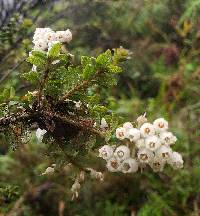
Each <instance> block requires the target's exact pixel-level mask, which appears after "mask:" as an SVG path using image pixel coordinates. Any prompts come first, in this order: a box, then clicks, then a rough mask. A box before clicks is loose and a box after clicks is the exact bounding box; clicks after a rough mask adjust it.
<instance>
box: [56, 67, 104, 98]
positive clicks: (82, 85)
mask: <svg viewBox="0 0 200 216" xmlns="http://www.w3.org/2000/svg"><path fill="white" fill-rule="evenodd" d="M102 73H103V72H102V71H97V72H96V73H95V74H94V75H93V76H92V77H91V78H90V79H88V80H84V81H83V82H82V83H80V84H77V85H76V86H74V88H72V89H71V90H69V91H68V92H67V93H66V94H64V95H63V96H62V97H61V98H60V100H66V99H67V98H69V97H70V96H72V95H73V94H75V92H78V91H80V90H86V89H87V88H88V87H89V85H90V83H91V82H92V81H94V80H95V79H96V78H97V77H98V76H99V75H100V74H102Z"/></svg>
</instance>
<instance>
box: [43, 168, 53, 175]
mask: <svg viewBox="0 0 200 216" xmlns="http://www.w3.org/2000/svg"><path fill="white" fill-rule="evenodd" d="M54 171H55V170H54V167H47V168H46V170H45V172H43V173H42V175H49V174H52V173H54Z"/></svg>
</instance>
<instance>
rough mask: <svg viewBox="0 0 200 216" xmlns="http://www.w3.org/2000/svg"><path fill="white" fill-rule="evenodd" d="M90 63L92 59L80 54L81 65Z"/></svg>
mask: <svg viewBox="0 0 200 216" xmlns="http://www.w3.org/2000/svg"><path fill="white" fill-rule="evenodd" d="M91 63H92V59H91V58H90V57H88V56H81V64H82V65H83V66H86V65H87V64H91Z"/></svg>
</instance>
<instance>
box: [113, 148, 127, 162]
mask: <svg viewBox="0 0 200 216" xmlns="http://www.w3.org/2000/svg"><path fill="white" fill-rule="evenodd" d="M114 156H115V157H116V158H117V159H119V160H120V161H122V160H125V159H127V158H129V157H130V149H129V148H128V147H127V146H125V145H121V146H119V147H117V148H116V149H115V152H114Z"/></svg>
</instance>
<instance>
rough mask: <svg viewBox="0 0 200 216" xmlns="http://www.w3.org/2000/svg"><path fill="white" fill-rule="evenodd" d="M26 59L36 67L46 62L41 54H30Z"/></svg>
mask: <svg viewBox="0 0 200 216" xmlns="http://www.w3.org/2000/svg"><path fill="white" fill-rule="evenodd" d="M26 61H27V62H29V63H31V64H33V65H35V66H38V67H43V66H45V64H46V60H45V59H44V58H43V56H41V55H34V54H31V55H30V56H29V57H28V58H27V59H26Z"/></svg>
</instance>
